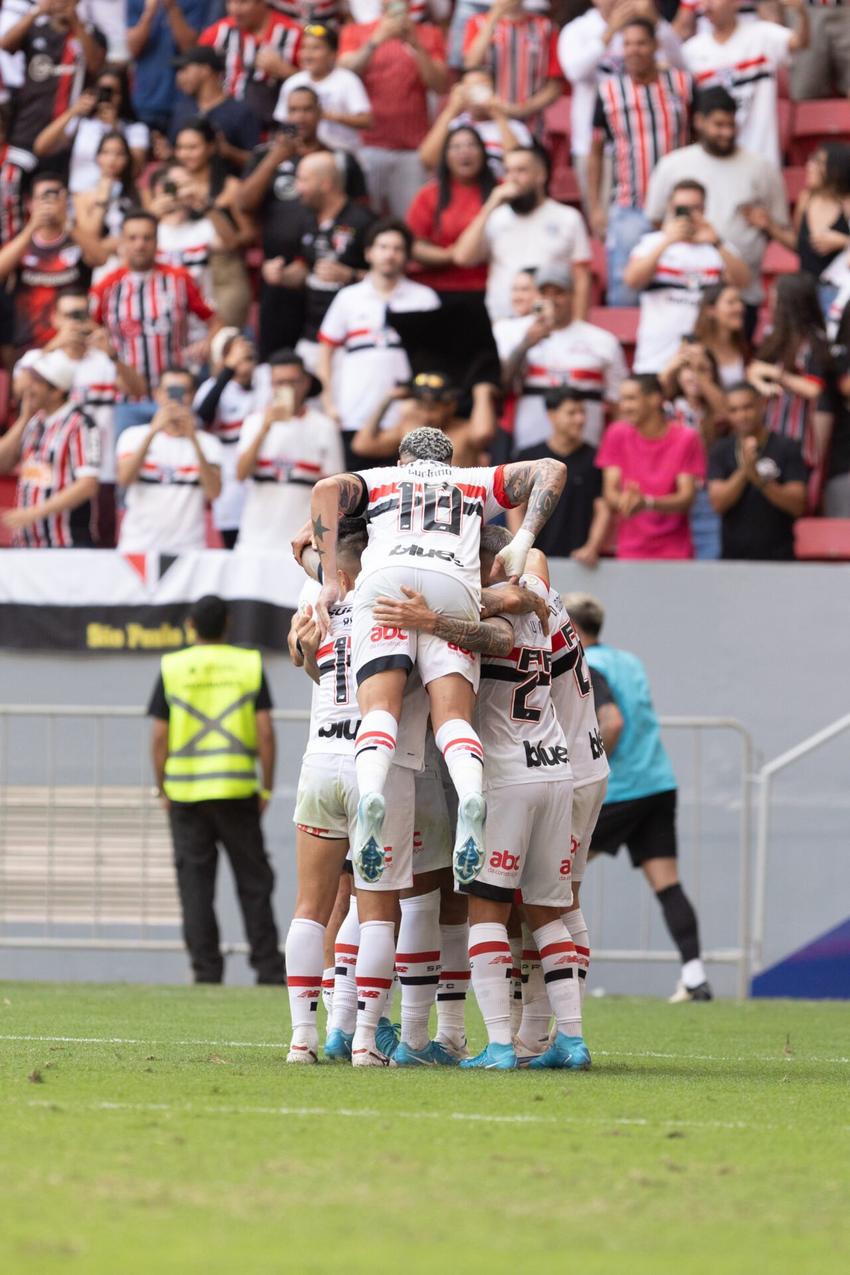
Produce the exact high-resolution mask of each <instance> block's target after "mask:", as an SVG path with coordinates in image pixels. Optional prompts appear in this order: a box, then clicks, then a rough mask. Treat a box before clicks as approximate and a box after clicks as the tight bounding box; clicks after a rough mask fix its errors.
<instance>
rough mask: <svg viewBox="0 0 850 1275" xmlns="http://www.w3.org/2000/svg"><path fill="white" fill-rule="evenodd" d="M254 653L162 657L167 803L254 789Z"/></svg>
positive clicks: (257, 674) (259, 666)
mask: <svg viewBox="0 0 850 1275" xmlns="http://www.w3.org/2000/svg"><path fill="white" fill-rule="evenodd" d="M262 677H263V662H262V657H261V655H260V652H259V651H245V650H242V649H241V648H240V647H237V646H226V645H222V646H214V645H206V644H201V645H199V646H189V647H187V648H186V649H185V650H184V651H173V652H171V653H170V654H169V655H164V656H163V657H162V682H163V686H164V688H165V698H166V700H167V702H168V709H169V714H168V760H167V761H166V763H165V782H164V784H163V787H164V789H165V795H166V796H167V797H169V798H170V799H171V800H172V801H220V800H224V799H226V798H232V797H250V796H252V795H253V794H254V793H255V792H257V790H258V788H259V784H258V782H257V719H256V710H255V705H256V700H257V693H258V691H259V689H260V685H261V682H262Z"/></svg>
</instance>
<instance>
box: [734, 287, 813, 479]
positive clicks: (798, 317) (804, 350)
mask: <svg viewBox="0 0 850 1275" xmlns="http://www.w3.org/2000/svg"><path fill="white" fill-rule="evenodd" d="M831 372H832V359H831V355H830V350H829V342H828V341H827V338H826V332H825V331H824V327H823V319H822V317H821V312H820V307H819V305H818V299H817V290H816V287H815V283H814V280H813V279H812V278H811V276H810V275H805V274H799V275H794V274H783V275H780V276H779V278H778V279H777V280H776V304H775V306H774V310H773V326H772V328H771V330H770V332H769V334H768V335H767V337H766V338H765V339H764V341H762V343H761V345H760V346H759V348H758V350H757V352H756V357H755V359H753V361H752V362H751V363H750V365H749V367H748V368H747V380H748V381H749V382H750V383H751V384H752V385H754V386H755V388H756V390H757V391H758V393H759V394H761V395H763V396H764V397H765V398H766V399H767V407H766V410H765V413H764V420H765V424H766V425H767V428H768V429H769V430H770V431H771V433H774V434H784V435H785V436H786V437H788V438H793V439H795V440H796V441H797V442H798V443H799V444H800V447H801V448H802V451H803V459H804V460H805V461H806V463H807V464H809V465H815V464H816V463H818V462H819V461H821V460H823V459H824V458H825V455H826V447H827V442H828V437H829V433H828V423H827V422H824V421H823V420H819V419H818V417H819V413H818V412H817V410H816V409H817V401H818V399H819V398H820V396H821V394H822V393H823V392H824V390H825V389H826V386H827V380H828V378H829V377H830V374H831Z"/></svg>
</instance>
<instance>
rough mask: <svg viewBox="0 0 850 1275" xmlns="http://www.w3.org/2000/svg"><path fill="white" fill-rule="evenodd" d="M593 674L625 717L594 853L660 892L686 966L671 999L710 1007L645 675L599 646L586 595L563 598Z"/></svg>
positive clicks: (598, 628) (631, 660)
mask: <svg viewBox="0 0 850 1275" xmlns="http://www.w3.org/2000/svg"><path fill="white" fill-rule="evenodd" d="M564 604H565V605H566V606H567V607H568V609H569V612H570V615H571V616H572V620H573V624H574V625H575V629H576V632H577V633H578V636H579V638H580V639H581V642H582V644H583V646H584V648H585V650H586V652H587V661H588V663H589V664H590V666H591V668H592V669H594V670H598V671H600V672H601V673H603V674H604V675H605V678H606V680H607V682H608V684H609V686H610V689H611V694H612V695H613V697H614V701H615V703H616V705H617V707H618V708H619V710H620V713H621V715H622V729H621V730H620V732H619V734H618V736H617V740H616V747H609V755H610V758H611V776H610V779H609V781H608V792H607V796H606V800H605V804H604V806H603V807H602V812H601V814H600V816H599V821H598V823H597V825H596V829H595V831H594V834H593V841H592V845H591V848H592V851H593V854H594V855H597V854H611V855H616V854H617V853H618V852H619V849H620V846H622V845H625V846H626V848H627V849H628V851H629V855H630V857H631V860H632V864H633V866H634V867H636V868H641V869H642V870H643V873H644V876H645V877H646V879H647V881H648V882H649V884H650V886H651V887H652V889H653V891H654V892H655V897H656V898H657V899H658V902H659V905H660V907H661V911H662V913H663V915H664V921H665V923H666V925H667V929H668V930H669V932H670V937H671V938H672V940H673V942H674V943H675V944H676V947H677V948H678V949H679V954H680V955H681V958H682V973H681V978H680V981H679V984H678V986H677V988H676V991H675V992H674V994H673V996H672V997H671V998H670V999H671V1001H673V1002H679V1001H710V1000H711V999H712V991H711V987H710V986H709V984H708V980H707V979H706V974H705V968H704V966H703V963H702V960H701V957H700V943H699V927H698V923H697V916H696V913H695V911H694V909H693V905H692V904H691V901H690V899H689V898H688V896H687V895H686V894H685V892H684V890H683V889H682V887H681V885H680V883H679V872H678V867H677V864H676V856H677V853H678V850H677V842H676V777H675V775H674V774H673V768H672V766H671V765H670V759H669V757H668V756H667V753H666V751H665V749H664V745H663V744H662V742H661V732H660V729H659V725H658V718H657V716H656V713H655V709H654V708H653V706H652V696H651V693H650V689H649V681H648V679H647V676H646V671H645V669H644V667H643V665H642V664H641V662H640V660H639V659H638V658H637V656H636V655H632V654H631V653H630V652H628V651H619V650H617V649H616V648H615V647H612V646H608V645H607V643H602V642H600V640H599V635H600V633H601V632H602V626H603V623H604V620H605V611H604V609H603V607H602V604H601V603H600V602H599V601H598V599H596V598H594V597H591V595H590V594H587V593H570V594H567V596H566V597H565V598H564Z"/></svg>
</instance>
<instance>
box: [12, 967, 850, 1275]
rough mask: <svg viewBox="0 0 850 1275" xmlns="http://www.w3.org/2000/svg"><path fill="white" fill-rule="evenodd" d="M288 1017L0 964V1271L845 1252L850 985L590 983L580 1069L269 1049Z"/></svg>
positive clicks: (721, 1261) (263, 997)
mask: <svg viewBox="0 0 850 1275" xmlns="http://www.w3.org/2000/svg"><path fill="white" fill-rule="evenodd" d="M286 1029H287V1014H286V1001H285V996H283V995H282V994H281V993H280V992H279V991H277V990H272V989H258V990H241V989H222V988H197V989H193V988H160V987H142V988H136V987H125V986H103V987H98V986H81V985H70V984H66V985H49V986H45V985H40V984H23V983H15V984H10V983H6V984H0V1094H1V1095H2V1096H1V1097H0V1147H2V1156H0V1271H2V1272H3V1273H4V1275H30V1273H32V1275H53V1273H54V1272H68V1273H70V1275H74V1273H77V1272H79V1273H81V1275H137V1273H138V1275H141V1273H142V1272H144V1273H145V1275H171V1273H172V1272H173V1273H174V1275H178V1273H179V1275H194V1273H195V1272H199V1273H200V1272H203V1273H204V1275H243V1273H244V1275H266V1273H268V1275H272V1273H274V1275H280V1273H281V1272H287V1273H288V1272H299V1273H301V1272H305V1273H310V1272H322V1273H324V1272H330V1273H336V1272H357V1273H359V1272H369V1273H370V1275H383V1273H384V1272H393V1273H394V1275H396V1273H397V1275H406V1273H407V1272H417V1273H418V1272H428V1273H429V1275H434V1273H435V1272H440V1273H444V1272H445V1273H449V1272H479V1271H480V1272H486V1273H488V1275H501V1273H502V1272H505V1273H506V1275H507V1273H510V1275H514V1273H517V1275H518V1273H520V1272H522V1273H523V1275H524V1273H526V1272H544V1273H546V1275H548V1272H559V1273H560V1272H564V1275H567V1273H570V1275H572V1273H574V1275H609V1273H611V1275H614V1273H616V1275H666V1273H667V1272H670V1273H671V1275H702V1273H703V1272H705V1273H706V1275H708V1273H709V1272H710V1273H711V1275H738V1273H739V1272H740V1275H754V1273H755V1275H763V1273H764V1275H768V1273H770V1275H785V1272H788V1273H789V1275H790V1273H791V1272H793V1275H808V1273H809V1272H812V1273H813V1275H814V1273H815V1272H817V1275H831V1273H832V1272H841V1273H842V1275H846V1272H847V1271H848V1270H850V1193H848V1186H850V1083H848V1082H850V1058H848V1054H850V1014H848V1009H847V1007H846V1006H843V1005H838V1004H800V1003H791V1002H778V1001H777V1002H767V1003H758V1002H756V1003H748V1004H743V1005H737V1004H732V1003H725V1004H724V1003H715V1004H711V1005H683V1006H668V1005H666V1004H664V1003H659V1002H657V1001H649V1000H622V999H616V998H610V999H605V1000H592V999H591V1000H590V1001H589V1002H588V1004H587V1012H586V1034H587V1037H588V1040H589V1042H590V1044H591V1048H592V1049H593V1053H594V1068H593V1070H592V1071H590V1072H588V1073H586V1074H577V1075H571V1074H569V1073H558V1072H552V1073H543V1074H539V1073H537V1074H532V1073H528V1072H519V1073H507V1074H496V1073H464V1072H457V1071H448V1070H439V1071H438V1070H428V1071H426V1072H421V1071H416V1072H412V1071H401V1070H399V1071H395V1070H386V1071H368V1072H354V1071H352V1070H351V1069H350V1068H347V1067H339V1066H332V1065H322V1066H319V1067H312V1068H296V1067H289V1068H287V1067H286V1066H285V1065H284V1062H283V1057H284V1053H283V1042H284V1041H285V1039H286ZM473 1035H474V1037H475V1039H474V1042H473V1043H475V1044H478V1043H480V1042H481V1039H482V1033H481V1028H480V1023H479V1022H478V1020H476V1024H475V1030H474V1033H473Z"/></svg>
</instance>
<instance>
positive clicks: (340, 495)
mask: <svg viewBox="0 0 850 1275" xmlns="http://www.w3.org/2000/svg"><path fill="white" fill-rule="evenodd" d="M365 496H366V487H365V484H364V482H363V479H362V478H360V477H359V475H358V474H335V475H334V476H333V478H320V479H319V481H318V482H317V483H316V485H315V487H314V488H313V495H312V498H311V500H310V517H311V519H312V522H313V544H314V545H315V547H316V553H317V554H318V555H319V561H320V563H321V567H322V579H323V581H324V583H323V584H322V591H321V593H320V594H319V596H318V598H317V600H316V623H317V624H318V626H319V631H320V633H321V636H322V637H324V636H325V634H326V633H327V631H328V629H329V627H330V617H329V615H328V607H331V606H333V604H334V603H335V602H337V601H339V585H338V583H337V575H336V545H337V536H338V532H339V520H340V517H344V516H345V515H346V514H358V513H360V511H361V510H362V508H363V505H364V503H365Z"/></svg>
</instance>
